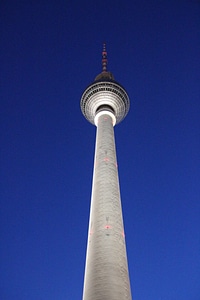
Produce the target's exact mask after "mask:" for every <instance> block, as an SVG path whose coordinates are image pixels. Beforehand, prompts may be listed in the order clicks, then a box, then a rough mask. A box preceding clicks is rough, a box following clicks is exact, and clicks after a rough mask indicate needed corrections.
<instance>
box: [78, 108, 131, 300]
mask: <svg viewBox="0 0 200 300" xmlns="http://www.w3.org/2000/svg"><path fill="white" fill-rule="evenodd" d="M83 300H131V289H130V283H129V274H128V266H127V257H126V245H125V235H124V226H123V218H122V209H121V199H120V189H119V179H118V168H117V159H116V150H115V139H114V130H113V118H112V116H111V115H110V114H107V112H106V111H105V113H99V116H98V115H97V135H96V149H95V162H94V173H93V187H92V199H91V210H90V222H89V232H88V245H87V257H86V267H85V279H84V291H83Z"/></svg>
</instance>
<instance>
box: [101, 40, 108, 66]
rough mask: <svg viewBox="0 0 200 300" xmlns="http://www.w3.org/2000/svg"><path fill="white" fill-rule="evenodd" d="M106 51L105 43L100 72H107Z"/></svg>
mask: <svg viewBox="0 0 200 300" xmlns="http://www.w3.org/2000/svg"><path fill="white" fill-rule="evenodd" d="M107 64H108V59H107V51H106V43H103V51H102V72H107Z"/></svg>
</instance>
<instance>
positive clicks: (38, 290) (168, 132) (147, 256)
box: [0, 0, 200, 300]
mask: <svg viewBox="0 0 200 300" xmlns="http://www.w3.org/2000/svg"><path fill="white" fill-rule="evenodd" d="M0 14H1V24H0V25H1V26H0V27H1V29H0V30H1V34H0V42H1V47H0V62H1V72H0V76H1V77H0V80H1V88H0V103H1V106H0V107H1V127H0V128H1V129H0V133H1V136H0V142H1V173H0V176H1V178H0V187H1V192H0V198H1V199H0V206H1V209H0V227H1V230H0V239H1V246H0V260H1V261H0V264H1V272H0V299H2V300H27V299H28V300H58V299H59V300H72V299H73V300H80V299H81V298H82V286H83V275H84V264H85V252H86V241H87V227H88V218H89V206H90V194H91V180H92V169H93V155H94V142H95V127H94V126H92V125H91V124H89V123H88V122H87V121H86V120H85V119H84V117H83V116H82V114H81V111H80V98H81V94H82V92H83V91H84V89H85V88H86V87H87V85H88V84H90V83H91V82H92V81H93V79H94V78H95V76H96V75H97V74H98V73H100V71H101V51H102V43H103V42H104V41H106V43H107V52H108V60H109V64H108V69H109V70H110V71H112V73H113V74H114V76H115V78H116V80H117V81H118V82H119V83H121V84H122V85H123V86H124V87H125V89H126V90H127V92H128V94H129V97H130V101H131V109H130V112H129V114H128V116H127V117H126V119H125V120H124V121H123V122H122V123H121V124H119V125H117V126H116V128H115V133H116V144H117V155H118V165H119V175H120V183H121V194H122V205H123V214H124V223H125V232H126V243H127V252H128V259H129V271H130V279H131V287H132V294H133V299H134V300H188V299H189V300H199V299H200V183H199V177H200V157H199V150H200V138H199V136H200V118H199V116H200V1H198V0H173V1H172V0H169V1H164V0H163V1H161V0H132V1H126V0H123V1H121V0H119V1H118V0H115V1H114V0H111V1H87V0H86V1H80V0H74V1H70V0H69V1H64V0H48V1H47V0H46V1H43V0H40V1H37V0H34V1H31V0H30V1H27V0H24V1H23V0H21V1H11V0H7V1H3V0H2V1H1V4H0Z"/></svg>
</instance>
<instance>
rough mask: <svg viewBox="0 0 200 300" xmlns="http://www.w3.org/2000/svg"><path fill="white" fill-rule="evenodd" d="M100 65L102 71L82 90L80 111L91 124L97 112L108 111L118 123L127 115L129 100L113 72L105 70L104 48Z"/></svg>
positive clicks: (105, 56) (105, 54)
mask: <svg viewBox="0 0 200 300" xmlns="http://www.w3.org/2000/svg"><path fill="white" fill-rule="evenodd" d="M102 66H103V70H102V72H101V73H100V74H99V75H97V76H96V78H95V80H94V82H93V83H92V84H90V85H89V86H88V87H87V88H86V90H85V91H84V92H83V95H82V97H81V111H82V113H83V115H84V116H85V118H86V119H87V120H88V121H89V122H90V123H92V124H95V116H96V115H97V113H99V112H100V111H108V112H110V113H112V114H113V115H114V116H115V119H116V124H118V123H119V122H121V121H122V120H123V119H124V118H125V116H126V115H127V113H128V111H129V107H130V102H129V97H128V95H127V93H126V91H125V89H124V88H123V87H122V86H121V85H120V84H119V83H117V82H116V81H115V80H114V76H113V74H112V73H111V72H108V71H107V52H106V51H105V48H104V50H103V52H102Z"/></svg>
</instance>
